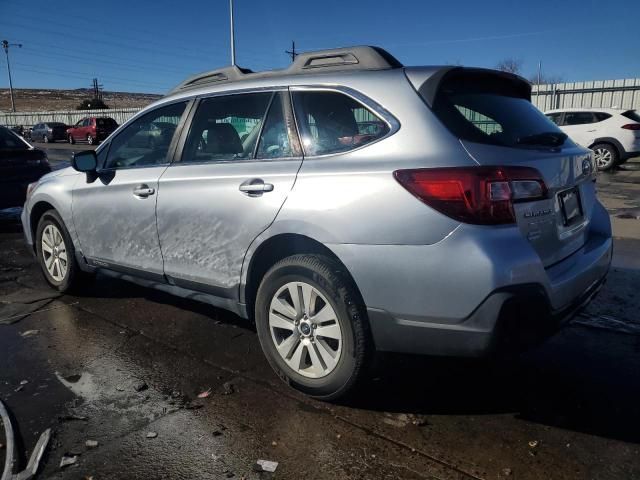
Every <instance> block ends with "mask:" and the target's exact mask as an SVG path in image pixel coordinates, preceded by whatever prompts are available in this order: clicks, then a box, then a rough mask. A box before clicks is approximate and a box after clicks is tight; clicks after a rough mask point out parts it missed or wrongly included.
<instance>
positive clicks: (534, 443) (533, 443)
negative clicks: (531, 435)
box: [529, 440, 538, 448]
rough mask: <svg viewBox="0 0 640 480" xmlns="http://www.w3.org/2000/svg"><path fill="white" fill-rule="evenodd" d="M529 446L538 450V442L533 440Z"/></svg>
mask: <svg viewBox="0 0 640 480" xmlns="http://www.w3.org/2000/svg"><path fill="white" fill-rule="evenodd" d="M529 446H530V447H531V448H536V447H537V446H538V440H531V441H530V442H529Z"/></svg>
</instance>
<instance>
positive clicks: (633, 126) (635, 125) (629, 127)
mask: <svg viewBox="0 0 640 480" xmlns="http://www.w3.org/2000/svg"><path fill="white" fill-rule="evenodd" d="M622 128H624V129H625V130H640V123H627V124H626V125H623V126H622Z"/></svg>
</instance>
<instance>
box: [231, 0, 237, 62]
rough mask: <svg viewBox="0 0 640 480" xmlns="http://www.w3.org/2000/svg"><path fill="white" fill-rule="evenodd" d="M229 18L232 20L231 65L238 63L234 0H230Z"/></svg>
mask: <svg viewBox="0 0 640 480" xmlns="http://www.w3.org/2000/svg"><path fill="white" fill-rule="evenodd" d="M229 20H230V22H231V65H235V64H236V39H235V35H234V31H233V30H234V28H233V0H229Z"/></svg>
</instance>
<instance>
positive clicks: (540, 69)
mask: <svg viewBox="0 0 640 480" xmlns="http://www.w3.org/2000/svg"><path fill="white" fill-rule="evenodd" d="M541 81H542V60H539V61H538V92H540V82H541Z"/></svg>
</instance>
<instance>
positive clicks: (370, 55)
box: [169, 46, 403, 94]
mask: <svg viewBox="0 0 640 480" xmlns="http://www.w3.org/2000/svg"><path fill="white" fill-rule="evenodd" d="M402 66H403V65H402V64H401V63H400V62H399V61H398V60H397V59H396V58H395V57H394V56H393V55H391V54H390V53H389V52H387V51H386V50H383V49H382V48H380V47H370V46H356V47H346V48H334V49H331V50H318V51H315V52H306V53H301V54H299V55H297V56H296V58H295V60H294V62H293V63H292V64H291V65H290V66H289V67H287V68H284V69H281V70H269V71H266V72H253V71H251V70H249V69H246V68H240V67H238V66H235V65H232V66H230V67H224V68H219V69H217V70H211V71H210V72H203V73H199V74H197V75H193V76H191V77H189V78H187V79H186V80H185V81H184V82H182V83H181V84H179V85H178V86H177V87H175V88H174V89H173V90H171V91H170V92H169V94H171V93H176V92H179V91H183V90H190V89H192V88H196V87H201V86H204V85H210V84H217V83H223V82H236V81H239V80H244V79H249V78H262V77H271V76H274V77H275V76H282V75H302V74H309V73H320V72H335V71H345V70H387V69H391V68H401V67H402Z"/></svg>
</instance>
